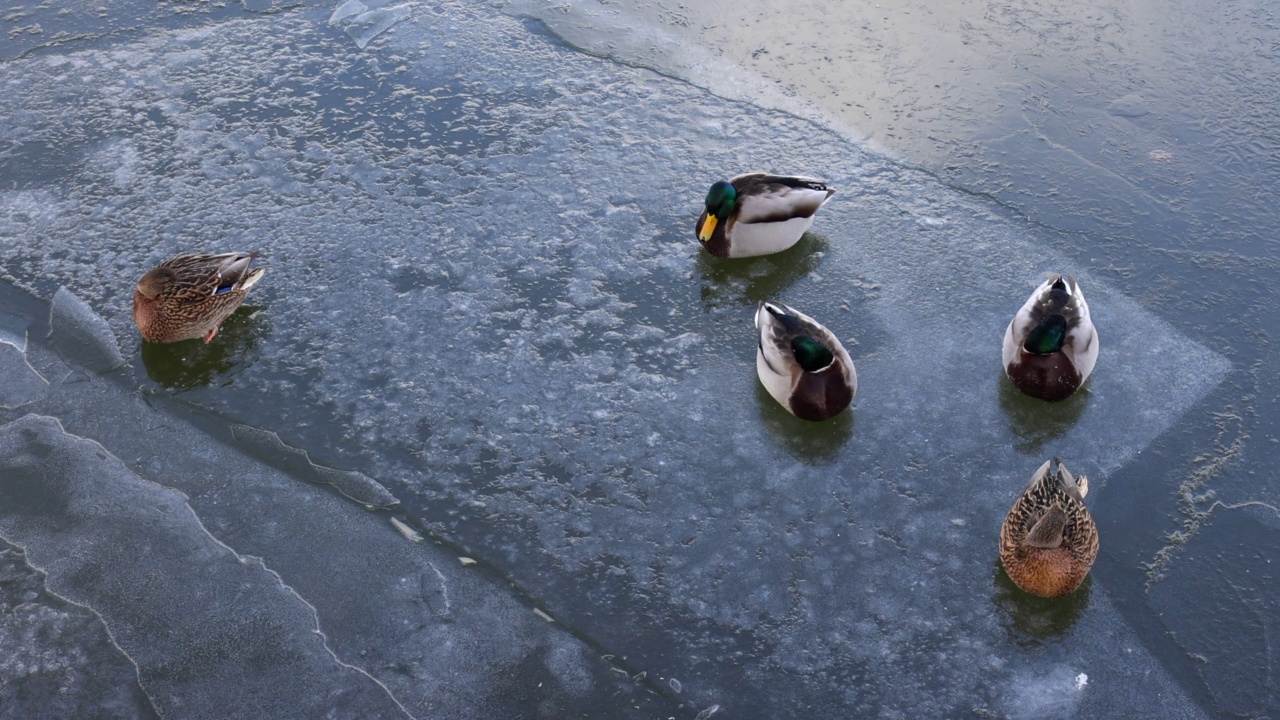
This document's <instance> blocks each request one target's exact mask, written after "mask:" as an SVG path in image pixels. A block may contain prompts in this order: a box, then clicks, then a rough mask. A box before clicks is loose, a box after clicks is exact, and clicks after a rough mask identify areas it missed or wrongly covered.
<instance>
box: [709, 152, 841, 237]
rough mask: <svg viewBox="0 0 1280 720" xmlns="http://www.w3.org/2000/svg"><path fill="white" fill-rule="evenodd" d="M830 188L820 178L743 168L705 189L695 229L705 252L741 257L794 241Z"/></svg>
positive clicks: (829, 193) (833, 192) (831, 189)
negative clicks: (767, 172) (706, 191)
mask: <svg viewBox="0 0 1280 720" xmlns="http://www.w3.org/2000/svg"><path fill="white" fill-rule="evenodd" d="M835 192H836V191H835V189H834V188H831V187H828V186H827V184H826V183H824V182H822V181H821V180H815V179H813V178H807V177H789V176H786V175H769V174H766V173H748V174H746V175H739V176H737V177H735V178H731V179H730V180H729V181H728V182H726V181H724V180H721V181H719V182H717V183H716V184H714V185H712V186H711V190H710V191H709V192H708V193H707V200H706V206H707V209H706V210H704V211H703V212H702V215H700V216H699V217H698V225H697V228H696V232H697V235H698V239H699V240H701V241H702V246H703V247H705V248H706V249H707V252H709V253H711V254H712V255H715V256H717V257H727V258H742V257H753V256H756V255H769V254H771V253H776V252H782V251H783V250H786V249H787V248H789V247H791V246H792V245H795V244H796V243H797V242H799V240H800V236H801V235H803V234H804V231H805V230H808V229H809V226H811V225H813V215H814V213H816V212H818V208H820V207H822V206H823V205H824V204H825V203H826V202H827V200H829V199H831V196H832V195H834V194H835Z"/></svg>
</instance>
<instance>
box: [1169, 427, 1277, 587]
mask: <svg viewBox="0 0 1280 720" xmlns="http://www.w3.org/2000/svg"><path fill="white" fill-rule="evenodd" d="M1213 417H1214V422H1215V424H1216V425H1217V426H1218V434H1217V437H1215V438H1214V439H1213V453H1214V454H1213V455H1202V456H1200V457H1198V458H1196V461H1202V462H1205V465H1204V466H1203V467H1201V468H1199V469H1198V470H1196V471H1195V472H1193V473H1191V477H1189V478H1187V479H1186V480H1185V481H1184V482H1183V483H1182V484H1181V485H1180V486H1179V487H1178V504H1179V506H1180V508H1181V510H1182V512H1183V514H1184V515H1185V519H1184V520H1183V522H1182V529H1181V530H1175V531H1174V532H1171V533H1169V534H1168V535H1167V536H1166V538H1167V539H1168V542H1167V543H1166V544H1165V546H1164V547H1162V548H1160V549H1159V550H1157V551H1156V554H1155V557H1153V558H1152V560H1151V562H1150V563H1148V564H1147V565H1146V570H1147V582H1146V585H1145V589H1146V590H1147V591H1150V590H1151V586H1152V585H1154V584H1155V583H1158V582H1160V581H1161V580H1163V579H1164V577H1165V571H1166V570H1168V568H1169V566H1170V565H1171V564H1172V563H1173V561H1174V559H1175V558H1176V557H1177V555H1178V553H1179V551H1180V550H1181V549H1182V547H1183V546H1184V545H1186V544H1187V542H1189V541H1190V540H1191V538H1193V537H1195V535H1196V533H1198V532H1199V531H1200V528H1201V526H1202V525H1204V522H1205V520H1207V519H1208V518H1209V515H1210V513H1212V512H1213V509H1214V508H1215V507H1217V506H1218V505H1221V504H1222V503H1221V502H1220V501H1216V500H1215V501H1214V502H1213V504H1212V505H1210V506H1209V507H1208V508H1205V509H1201V508H1198V507H1197V506H1196V505H1197V503H1199V502H1202V501H1204V500H1207V499H1209V497H1211V496H1212V492H1209V493H1205V494H1201V495H1197V494H1196V493H1197V492H1198V491H1199V490H1200V488H1202V487H1204V486H1205V485H1206V484H1207V483H1208V482H1209V481H1210V480H1212V479H1213V478H1214V477H1216V476H1217V475H1219V474H1220V473H1221V472H1222V470H1223V469H1224V468H1225V467H1227V466H1228V465H1230V464H1231V461H1233V460H1235V459H1236V458H1238V457H1239V456H1240V454H1241V453H1242V452H1243V451H1244V443H1245V441H1246V440H1248V439H1249V436H1248V434H1245V433H1241V434H1240V435H1239V436H1237V437H1236V438H1235V440H1233V441H1232V443H1231V445H1229V446H1224V445H1223V436H1225V435H1226V434H1227V432H1228V427H1227V423H1228V422H1229V421H1232V420H1236V421H1239V420H1240V419H1241V418H1240V416H1239V415H1235V414H1233V413H1214V415H1213ZM1259 504H1263V503H1259ZM1267 507H1270V506H1269V505H1268V506H1267ZM1272 509H1273V510H1274V509H1275V508H1272Z"/></svg>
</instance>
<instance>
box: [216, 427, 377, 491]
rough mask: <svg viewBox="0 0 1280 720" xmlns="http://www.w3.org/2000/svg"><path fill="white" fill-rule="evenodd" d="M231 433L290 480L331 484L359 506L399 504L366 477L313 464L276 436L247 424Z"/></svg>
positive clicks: (305, 453) (250, 450)
mask: <svg viewBox="0 0 1280 720" xmlns="http://www.w3.org/2000/svg"><path fill="white" fill-rule="evenodd" d="M231 433H232V435H233V436H234V437H235V439H236V442H237V443H238V444H239V445H240V446H241V447H243V448H244V449H245V451H246V452H248V453H249V454H250V455H254V456H255V457H257V458H258V459H260V460H262V461H263V462H266V463H269V464H272V465H276V466H278V467H280V469H282V470H284V471H285V472H288V473H289V474H291V475H293V476H294V477H303V478H307V479H308V480H311V481H312V482H320V483H325V484H326V485H332V486H333V487H335V488H337V490H338V492H340V493H342V494H343V495H346V496H347V497H349V498H351V499H352V500H355V501H356V502H358V503H361V504H362V505H367V506H369V507H382V508H385V507H391V506H392V505H396V504H398V503H399V502H400V501H399V500H396V498H395V496H394V495H392V494H391V493H390V492H389V491H388V490H387V489H386V488H385V487H383V486H382V485H380V484H378V483H377V482H376V481H375V480H373V479H372V478H370V477H369V476H368V475H365V474H364V473H360V472H353V471H343V470H335V469H333V468H328V467H324V466H322V465H316V464H315V463H313V462H311V459H310V458H309V457H307V452H306V451H305V450H299V449H297V448H292V447H289V446H288V445H285V444H284V443H283V442H281V441H280V436H279V435H276V434H275V433H273V432H271V431H269V430H262V429H260V428H255V427H249V426H248V425H233V426H231Z"/></svg>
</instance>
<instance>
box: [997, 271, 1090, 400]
mask: <svg viewBox="0 0 1280 720" xmlns="http://www.w3.org/2000/svg"><path fill="white" fill-rule="evenodd" d="M1097 361H1098V331H1097V330H1096V329H1095V328H1094V327H1093V321H1092V320H1090V319H1089V304H1088V303H1086V302H1085V300H1084V293H1082V292H1081V291H1080V286H1079V285H1077V284H1076V279H1075V278H1074V277H1070V276H1068V277H1066V278H1064V277H1062V276H1061V275H1057V274H1050V275H1048V279H1046V280H1045V281H1044V283H1043V284H1041V285H1040V287H1038V288H1036V290H1035V292H1033V293H1031V297H1029V298H1027V302H1026V304H1024V305H1023V306H1022V309H1021V310H1019V311H1018V314H1017V315H1015V316H1014V317H1013V321H1012V322H1010V323H1009V328H1008V329H1007V330H1005V333H1004V370H1005V373H1007V374H1008V375H1009V379H1010V380H1012V381H1013V385H1014V387H1016V388H1018V389H1019V390H1021V391H1022V392H1024V393H1026V394H1027V395H1030V396H1031V397H1036V398H1040V399H1041V400H1051V401H1057V400H1065V399H1066V398H1068V397H1070V396H1071V394H1072V393H1074V392H1075V391H1076V390H1078V389H1079V388H1080V386H1081V385H1083V384H1084V381H1085V380H1086V379H1087V378H1088V377H1089V373H1092V372H1093V366H1094V363H1096V362H1097Z"/></svg>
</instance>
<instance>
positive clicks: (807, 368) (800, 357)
mask: <svg viewBox="0 0 1280 720" xmlns="http://www.w3.org/2000/svg"><path fill="white" fill-rule="evenodd" d="M755 323H756V332H757V338H758V340H757V346H756V374H757V375H759V377H760V382H761V383H762V384H763V385H764V387H765V389H766V390H768V391H769V394H770V395H771V396H773V399H774V400H777V401H778V403H779V404H780V405H782V407H784V408H786V409H787V411H788V412H790V413H791V414H793V415H795V416H796V417H799V418H803V419H805V420H825V419H827V418H829V417H832V416H833V415H836V414H838V413H839V412H841V411H842V410H844V409H845V408H846V407H848V406H849V403H850V402H852V401H853V396H854V395H855V394H856V393H857V392H858V376H857V373H856V371H855V370H854V367H853V359H852V358H850V357H849V353H848V352H847V351H846V350H845V349H844V346H843V345H842V344H841V343H840V340H839V339H837V338H836V336H835V335H834V334H833V333H832V332H831V331H830V330H828V329H827V328H825V327H823V325H822V324H821V323H819V322H818V321H816V320H814V319H813V318H811V317H809V316H808V315H805V314H804V313H802V312H800V311H798V310H795V309H793V308H790V307H787V306H786V305H782V304H780V303H761V304H760V307H759V308H758V309H757V310H756V317H755Z"/></svg>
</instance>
